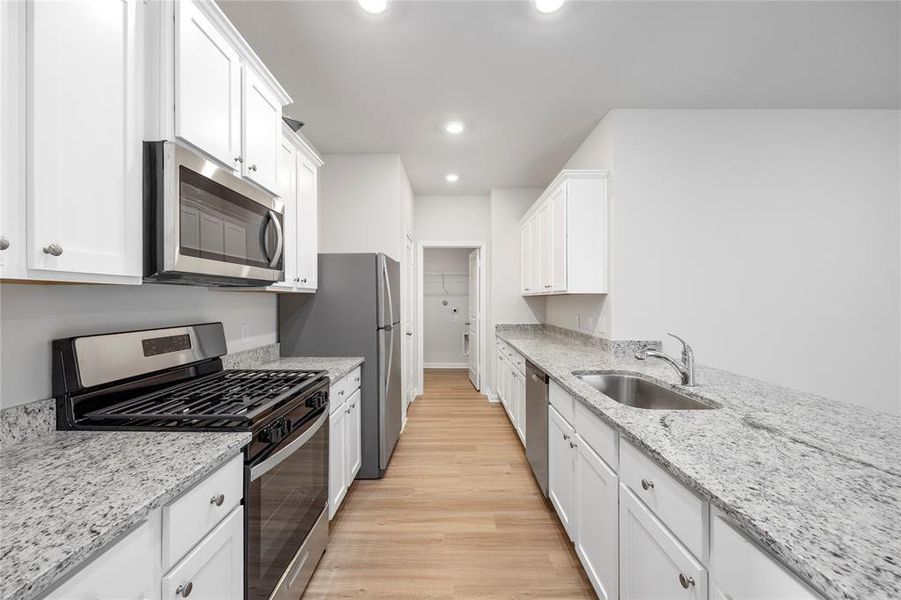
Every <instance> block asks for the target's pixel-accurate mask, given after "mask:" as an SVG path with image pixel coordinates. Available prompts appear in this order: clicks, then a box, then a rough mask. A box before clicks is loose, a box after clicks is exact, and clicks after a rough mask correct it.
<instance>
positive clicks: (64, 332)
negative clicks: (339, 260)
mask: <svg viewBox="0 0 901 600" xmlns="http://www.w3.org/2000/svg"><path fill="white" fill-rule="evenodd" d="M276 319H277V316H276V297H275V294H269V293H255V292H217V291H210V290H208V289H207V288H200V287H181V286H174V285H143V286H115V285H14V284H6V283H5V284H2V285H0V332H2V334H0V339H2V344H3V347H2V353H0V407H3V408H7V407H10V406H15V405H17V404H23V403H25V402H31V401H34V400H41V399H43V398H49V397H50V395H51V386H50V342H51V341H52V340H54V339H57V338H63V337H69V336H74V335H83V334H91V333H107V332H113V331H124V330H128V329H142V328H151V327H166V326H169V325H185V324H191V323H204V322H210V321H222V323H223V325H224V326H225V335H226V339H227V342H228V350H229V352H237V351H241V350H248V349H250V348H254V347H257V346H263V345H266V344H273V343H275V342H276V341H277V331H278V328H277V326H276ZM244 324H247V325H249V326H250V337H249V339H248V341H247V342H246V343H242V341H241V326H242V325H244Z"/></svg>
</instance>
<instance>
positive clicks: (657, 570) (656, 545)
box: [619, 486, 707, 600]
mask: <svg viewBox="0 0 901 600" xmlns="http://www.w3.org/2000/svg"><path fill="white" fill-rule="evenodd" d="M619 500H620V506H619V578H620V586H619V592H620V598H622V599H623V600H657V599H662V598H673V599H680V600H681V599H683V598H684V599H686V600H706V598H707V569H705V568H704V566H703V565H701V563H700V562H699V561H698V560H697V559H695V557H694V556H692V554H691V553H690V552H689V551H688V550H687V549H686V548H685V547H684V546H683V545H682V544H681V543H679V541H678V540H677V539H676V537H675V536H674V535H673V534H672V533H670V532H669V530H668V529H667V528H666V527H665V526H664V525H663V523H661V522H660V520H659V519H657V517H655V516H654V515H653V514H652V513H651V511H650V509H649V508H648V507H647V506H645V505H644V503H642V502H641V501H640V500H639V499H638V498H636V497H635V495H634V494H633V493H632V492H631V491H630V490H629V489H628V488H627V487H625V486H622V487H621V488H620V496H619Z"/></svg>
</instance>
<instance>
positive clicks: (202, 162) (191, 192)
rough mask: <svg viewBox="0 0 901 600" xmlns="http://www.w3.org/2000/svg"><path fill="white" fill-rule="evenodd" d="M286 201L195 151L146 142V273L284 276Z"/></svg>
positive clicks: (176, 278)
mask: <svg viewBox="0 0 901 600" xmlns="http://www.w3.org/2000/svg"><path fill="white" fill-rule="evenodd" d="M284 216H285V215H284V204H283V203H282V202H281V201H280V200H278V199H277V198H275V197H273V196H271V195H269V194H267V193H265V192H263V191H262V190H260V189H259V188H257V187H255V186H253V185H251V184H249V183H247V182H246V181H243V180H242V179H240V178H239V177H236V176H235V175H233V174H232V173H231V172H229V171H228V170H227V169H224V168H222V167H220V166H218V165H217V164H216V163H214V162H212V161H211V160H208V159H206V158H204V157H202V156H201V155H199V154H198V153H196V152H194V151H193V150H190V149H188V148H185V147H184V146H181V145H178V144H175V143H173V142H144V280H145V281H149V282H157V283H180V284H186V285H221V286H260V285H268V284H270V283H273V282H275V281H280V280H281V279H282V278H283V276H284V249H285V238H284Z"/></svg>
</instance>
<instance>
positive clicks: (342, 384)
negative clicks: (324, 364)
mask: <svg viewBox="0 0 901 600" xmlns="http://www.w3.org/2000/svg"><path fill="white" fill-rule="evenodd" d="M361 375H362V369H361V368H360V367H357V368H356V369H354V370H353V371H351V372H350V373H348V374H347V375H345V376H344V377H342V378H341V379H339V380H338V381H336V382H335V383H333V384H332V388H331V392H330V393H329V402H331V410H330V412H335V410H336V409H338V408H340V407H341V406H344V402H345V401H346V400H347V399H348V398H350V397H351V396H352V395H353V393H354V392H355V391H356V390H358V389H359V388H360V383H361V381H362V376H361Z"/></svg>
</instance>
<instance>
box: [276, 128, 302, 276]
mask: <svg viewBox="0 0 901 600" xmlns="http://www.w3.org/2000/svg"><path fill="white" fill-rule="evenodd" d="M278 162H279V164H278V193H279V196H281V197H282V201H283V202H284V203H285V220H284V223H285V225H284V235H285V246H284V257H285V277H284V279H283V280H282V281H279V282H277V283H275V284H273V287H280V288H287V289H292V290H293V289H295V288H296V287H297V281H298V277H297V262H298V260H297V258H298V246H299V244H298V238H299V229H300V227H299V216H298V210H297V151H296V150H295V148H294V144H292V143H291V140H289V139H287V138H285V137H282V140H281V143H280V144H279V151H278Z"/></svg>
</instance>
